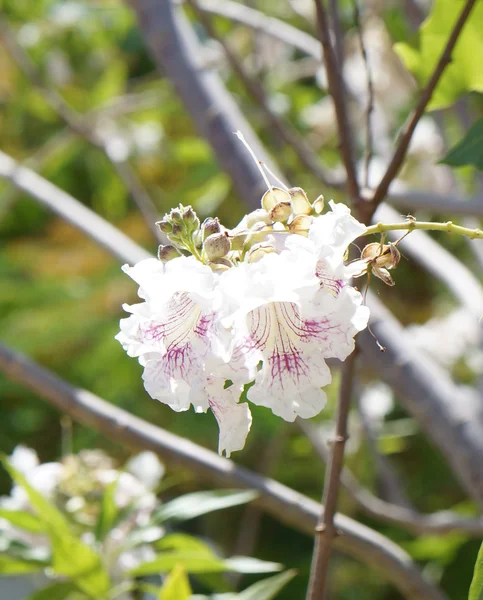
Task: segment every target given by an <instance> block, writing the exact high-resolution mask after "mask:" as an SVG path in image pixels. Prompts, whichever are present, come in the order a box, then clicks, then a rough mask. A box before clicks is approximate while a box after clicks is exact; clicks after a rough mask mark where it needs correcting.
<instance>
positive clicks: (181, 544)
mask: <svg viewBox="0 0 483 600" xmlns="http://www.w3.org/2000/svg"><path fill="white" fill-rule="evenodd" d="M156 548H157V549H158V550H185V551H189V552H196V553H203V552H204V553H205V554H206V555H207V556H216V554H215V553H214V552H213V550H212V549H211V548H210V547H209V546H208V544H206V543H205V542H203V541H201V540H200V539H198V538H196V537H194V536H192V535H188V534H187V533H170V534H168V535H165V536H164V537H163V538H162V539H160V540H159V541H158V542H157V543H156Z"/></svg>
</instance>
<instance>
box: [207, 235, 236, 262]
mask: <svg viewBox="0 0 483 600" xmlns="http://www.w3.org/2000/svg"><path fill="white" fill-rule="evenodd" d="M203 250H204V252H205V254H206V256H207V258H208V260H216V259H217V258H223V257H224V256H226V255H227V254H228V252H230V250H231V244H230V239H229V238H228V236H227V235H226V234H225V233H214V234H213V235H210V236H208V237H207V238H206V240H205V241H204V242H203Z"/></svg>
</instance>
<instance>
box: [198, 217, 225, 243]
mask: <svg viewBox="0 0 483 600" xmlns="http://www.w3.org/2000/svg"><path fill="white" fill-rule="evenodd" d="M202 227H203V239H204V240H206V238H207V237H208V236H209V235H213V234H214V233H220V231H221V227H220V221H218V217H215V218H214V219H213V218H212V217H208V218H207V219H205V220H204V222H203V226H202Z"/></svg>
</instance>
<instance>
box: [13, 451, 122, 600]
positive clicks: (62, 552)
mask: <svg viewBox="0 0 483 600" xmlns="http://www.w3.org/2000/svg"><path fill="white" fill-rule="evenodd" d="M3 464H4V466H5V468H6V469H7V471H8V472H9V474H10V476H11V477H12V479H13V480H14V481H15V482H16V483H17V484H18V485H21V486H22V487H23V488H24V490H25V491H26V493H27V496H28V499H29V501H30V504H31V505H32V508H33V509H34V510H35V511H36V512H37V514H38V516H39V518H40V519H41V521H43V523H44V525H45V526H46V530H47V532H48V535H49V537H50V540H51V543H52V569H53V571H54V572H55V573H56V574H57V575H62V576H64V577H69V578H71V579H72V580H73V582H74V583H75V584H76V586H77V587H78V588H79V589H80V590H81V591H83V592H85V593H86V594H88V595H89V596H91V597H92V598H95V599H96V600H99V599H101V598H103V597H105V595H106V594H107V592H108V591H109V589H110V580H109V576H108V574H107V571H106V570H105V569H104V567H103V565H102V562H101V558H100V556H99V555H98V554H97V553H96V552H95V551H94V550H93V549H92V548H90V547H89V546H87V545H86V544H84V543H83V542H82V541H81V540H79V539H78V538H77V537H75V536H74V535H73V533H72V532H71V530H70V527H69V524H68V522H67V520H66V519H65V517H64V515H63V514H62V513H61V512H60V511H59V510H58V509H57V508H56V507H55V506H54V504H52V502H50V501H49V500H48V499H47V498H44V496H42V494H40V493H39V492H38V491H37V490H35V489H34V488H33V487H32V486H31V485H30V484H29V483H28V482H27V480H26V479H25V477H24V476H23V475H22V474H21V473H19V472H18V471H17V470H16V469H14V467H12V465H11V464H10V463H9V462H8V459H6V458H3Z"/></svg>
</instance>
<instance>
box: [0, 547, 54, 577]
mask: <svg viewBox="0 0 483 600" xmlns="http://www.w3.org/2000/svg"><path fill="white" fill-rule="evenodd" d="M44 567H45V563H43V562H41V561H34V560H22V559H21V558H16V557H13V556H9V555H8V554H6V553H5V552H2V553H1V554H0V575H18V574H20V573H32V572H33V571H40V570H41V569H43V568H44Z"/></svg>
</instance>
